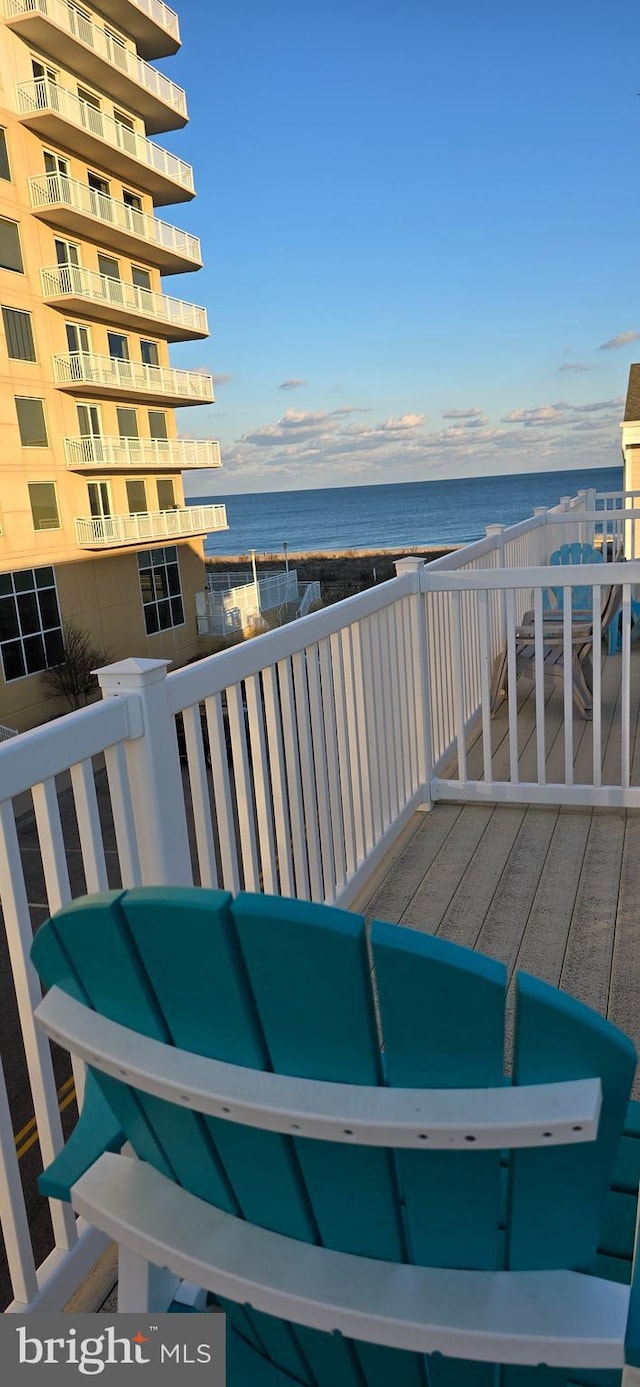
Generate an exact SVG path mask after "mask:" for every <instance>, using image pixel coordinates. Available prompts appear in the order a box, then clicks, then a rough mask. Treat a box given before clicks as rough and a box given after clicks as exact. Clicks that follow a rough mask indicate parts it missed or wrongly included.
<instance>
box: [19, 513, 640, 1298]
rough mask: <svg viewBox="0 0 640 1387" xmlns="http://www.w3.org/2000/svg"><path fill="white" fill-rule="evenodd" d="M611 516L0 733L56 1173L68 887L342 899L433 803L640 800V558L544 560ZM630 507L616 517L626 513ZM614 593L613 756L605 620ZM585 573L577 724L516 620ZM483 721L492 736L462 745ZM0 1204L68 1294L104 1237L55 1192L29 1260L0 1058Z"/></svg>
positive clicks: (543, 527) (115, 680) (133, 664)
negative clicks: (586, 680)
mask: <svg viewBox="0 0 640 1387" xmlns="http://www.w3.org/2000/svg"><path fill="white" fill-rule="evenodd" d="M601 514H602V512H600V511H598V510H596V509H593V510H592V509H590V508H589V507H588V506H587V504H586V500H585V498H582V500H581V501H580V502H579V504H577V505H575V506H573V507H572V508H571V509H568V508H565V510H564V511H554V512H547V513H541V514H539V515H538V516H536V517H534V519H533V520H532V521H529V522H526V523H525V524H524V525H523V526H515V527H513V528H512V529H510V530H507V531H502V530H500V529H497V530H496V531H495V532H493V533H491V534H490V535H489V536H488V537H487V538H486V539H484V540H482V541H480V542H479V543H478V544H477V545H472V546H468V547H467V548H466V549H465V550H462V551H458V553H457V554H456V556H455V557H454V558H453V559H451V558H449V559H447V560H445V561H439V562H438V563H434V564H431V565H427V566H425V565H424V564H423V563H422V562H421V561H420V560H418V559H405V560H402V561H401V562H400V563H399V564H398V577H397V578H395V579H393V580H392V581H391V582H388V583H384V584H381V585H379V586H378V587H375V588H373V589H370V590H368V591H366V592H363V593H361V594H359V595H358V596H357V597H352V598H349V599H348V600H347V601H344V602H340V603H336V604H335V605H333V606H331V607H328V608H325V609H323V610H322V611H318V612H315V613H313V614H311V615H309V616H307V617H305V618H304V619H303V620H301V621H297V622H293V623H291V624H290V625H288V626H285V627H282V628H281V629H279V630H276V631H271V632H269V633H267V634H265V635H263V636H260V637H258V638H257V639H255V640H253V641H250V642H248V643H246V644H242V645H239V646H236V647H235V648H233V649H230V650H227V651H223V652H222V653H220V654H217V655H215V656H213V657H211V658H209V659H205V660H200V661H198V662H196V663H195V664H192V665H190V666H188V667H186V668H184V669H180V670H177V671H175V672H174V673H171V674H169V675H168V676H166V666H165V662H163V661H160V662H158V661H145V660H131V661H123V662H121V663H120V664H118V665H116V666H113V667H112V668H111V669H110V670H106V671H102V672H101V673H100V676H99V679H100V684H101V686H102V692H103V695H104V701H103V702H102V703H99V704H94V705H93V706H91V707H89V708H87V709H83V710H81V711H80V712H78V713H73V714H70V715H69V716H68V717H63V718H60V719H58V720H56V722H55V723H53V724H50V725H46V726H44V727H42V728H40V729H37V730H36V731H34V732H27V733H24V734H23V735H22V736H21V737H19V738H14V739H11V740H9V741H7V742H6V743H3V745H2V746H0V900H1V902H2V913H3V922H4V929H5V933H6V938H7V942H8V950H9V958H10V965H11V969H12V974H13V980H14V985H15V993H16V1005H17V1016H16V1019H15V1022H14V1026H15V1028H18V1027H19V1029H20V1031H21V1034H22V1038H23V1042H24V1048H25V1054H26V1063H27V1069H28V1076H29V1084H30V1090H31V1094H32V1097H33V1104H34V1112H35V1119H36V1122H37V1127H38V1133H39V1139H40V1144H41V1150H42V1157H43V1160H44V1162H45V1163H47V1162H48V1161H49V1160H50V1159H51V1157H52V1156H53V1155H54V1154H55V1152H56V1151H57V1150H58V1149H59V1148H60V1145H61V1142H62V1134H61V1124H60V1117H59V1112H58V1099H57V1094H56V1080H55V1076H54V1072H53V1067H52V1064H51V1056H50V1052H49V1049H48V1046H47V1044H46V1043H45V1041H44V1038H43V1036H42V1035H41V1034H39V1033H37V1032H36V1029H35V1026H34V1023H33V1016H32V1013H33V1008H34V1005H35V1004H36V1003H37V1001H38V998H39V986H38V983H37V980H36V978H35V974H34V973H33V970H32V969H31V968H30V966H29V963H28V953H29V948H30V944H31V939H32V929H33V923H34V919H36V920H39V919H40V918H41V916H42V910H43V908H44V910H49V911H54V910H56V909H58V908H59V907H60V906H61V905H63V904H65V903H66V902H67V901H68V900H69V899H70V897H71V894H72V886H71V882H72V881H73V891H74V892H77V893H80V892H82V891H84V890H85V889H86V890H88V891H95V890H104V889H105V888H106V887H107V886H112V887H114V886H115V887H117V886H121V885H122V886H125V887H128V886H134V885H138V884H158V885H163V884H171V885H183V884H188V883H192V882H196V883H200V884H202V885H204V886H210V887H217V886H220V887H223V888H225V889H228V890H230V891H237V890H239V889H247V890H258V891H260V890H261V891H265V892H279V893H281V894H283V895H285V896H297V897H299V898H301V899H312V900H316V901H328V902H334V903H338V904H341V905H343V906H348V905H349V904H351V903H352V902H353V900H354V898H355V897H356V895H357V893H358V891H359V890H360V889H361V888H362V887H363V886H364V885H365V884H366V882H367V880H368V879H369V878H370V875H371V872H372V870H373V868H374V867H375V866H376V865H377V864H378V863H379V862H380V861H381V859H382V858H383V856H384V854H385V853H386V851H387V849H388V848H389V847H390V846H391V844H392V842H393V841H394V839H395V838H396V837H397V835H398V833H399V832H400V831H401V830H402V828H403V827H404V825H405V824H407V823H408V821H409V819H410V817H411V816H412V814H413V813H414V811H415V810H416V808H419V807H424V806H425V804H427V803H428V802H429V800H430V799H444V798H456V799H463V800H464V799H474V798H480V799H482V801H483V802H485V803H493V802H495V801H499V800H501V799H502V800H517V801H518V802H534V803H535V802H545V803H546V802H550V803H554V804H579V803H588V804H601V803H606V804H622V805H627V804H632V805H633V804H638V803H640V787H639V786H638V785H636V784H635V782H634V764H633V735H634V728H635V726H636V721H635V712H636V711H637V709H636V705H635V703H634V701H633V699H634V692H633V680H632V677H631V653H630V641H631V622H632V615H633V613H632V607H631V589H632V587H633V585H635V584H636V583H637V582H638V581H640V563H635V562H629V563H619V562H614V563H610V564H609V563H608V564H607V565H604V564H602V563H599V564H597V563H593V564H590V565H585V566H583V567H582V569H581V570H580V571H579V572H578V571H577V570H576V569H575V568H571V567H562V566H558V567H550V566H548V565H547V560H548V558H549V550H550V548H553V547H555V546H556V545H557V542H558V541H557V536H558V535H559V534H561V535H562V538H563V539H564V540H567V541H570V542H574V541H578V540H581V541H582V536H583V535H584V534H588V533H589V529H590V528H593V526H594V525H597V523H598V522H599V519H600V517H601ZM634 514H635V513H632V514H631V517H630V515H629V512H628V511H627V510H626V509H625V510H620V511H619V514H618V515H617V517H616V522H615V523H616V524H622V525H624V524H625V523H626V522H627V521H628V520H629V519H630V518H631V519H633V518H634ZM594 516H595V517H597V518H596V519H594ZM584 542H589V541H588V539H587V540H585V541H584ZM523 549H524V550H526V551H527V552H528V553H530V554H532V555H533V554H534V553H537V554H540V553H544V563H543V566H539V560H538V559H536V560H535V561H534V563H533V564H524V565H520V564H519V565H518V566H514V564H513V563H512V562H511V561H512V560H515V557H516V555H517V554H519V553H520V552H521V551H522V550H523ZM618 584H621V585H622V594H623V596H622V654H621V657H615V660H614V661H612V662H611V666H610V668H611V669H612V670H613V671H614V673H615V676H616V677H615V679H614V680H613V684H612V687H613V686H615V688H616V690H617V686H618V684H619V686H620V691H621V697H620V706H621V709H622V712H621V718H620V730H619V733H618V734H617V743H616V744H615V746H614V740H615V738H614V736H613V732H614V726H613V720H612V714H611V709H610V708H609V707H608V706H607V705H606V699H607V697H608V695H607V693H606V688H605V686H606V684H607V676H606V670H605V669H603V661H602V659H601V653H600V640H599V634H600V632H599V618H598V615H597V614H598V613H599V612H600V610H601V602H602V600H603V598H604V596H605V593H606V591H607V590H608V589H609V588H611V587H612V585H618ZM577 585H580V586H584V585H586V586H591V587H592V588H593V608H594V610H595V612H596V618H595V623H594V639H593V653H592V661H593V677H592V689H593V719H592V722H588V721H584V720H579V719H578V718H577V717H576V716H575V714H574V709H573V703H572V687H571V678H570V677H569V678H568V679H564V680H563V682H562V684H561V688H560V692H561V697H560V700H558V699H556V700H554V701H550V702H549V703H548V704H547V701H546V690H545V686H544V659H543V658H541V659H540V661H539V666H538V667H534V669H533V675H532V678H533V684H534V693H533V695H532V697H531V698H530V699H528V700H527V701H526V703H525V701H524V700H522V701H521V705H520V706H519V704H518V699H517V697H516V689H515V683H516V676H517V674H518V670H517V667H516V662H515V658H514V645H515V638H514V631H515V624H516V622H517V621H518V620H520V619H521V618H522V616H523V615H524V612H525V611H526V610H528V609H529V608H531V609H532V610H533V612H534V622H533V625H534V634H533V636H532V644H533V645H534V647H535V646H537V648H538V650H539V651H542V657H544V644H545V641H544V635H543V625H542V623H543V601H544V591H545V589H548V588H573V587H575V586H577ZM571 610H572V604H571V602H570V601H569V600H566V601H565V602H564V603H563V610H562V618H561V622H562V641H563V645H564V655H565V668H566V669H568V670H570V669H571V655H572V648H573V642H572V625H571ZM505 649H506V651H507V669H506V673H505V681H504V682H505V684H506V686H507V689H508V692H509V712H508V718H507V719H504V720H503V719H500V720H496V721H492V719H491V693H492V690H491V679H492V672H493V667H494V661H495V658H496V657H497V656H499V655H500V653H501V651H504V650H505ZM534 666H535V662H534ZM616 697H617V692H616ZM552 702H553V703H554V706H553V707H552ZM558 703H559V711H558V706H557V705H558ZM498 722H500V724H501V725H502V728H503V731H502V733H500V734H498V730H497V729H498ZM474 729H475V730H476V731H477V732H479V733H480V734H481V735H480V737H479V740H477V741H476V742H475V744H474V745H469V741H468V740H467V738H468V734H469V732H470V731H471V732H473V731H474ZM499 737H500V740H499ZM605 747H606V750H605ZM452 758H457V766H455V767H453V769H454V771H455V774H454V778H453V779H451V780H450V779H448V778H447V777H446V775H445V773H444V772H445V768H446V762H447V760H448V761H449V762H451V761H452ZM181 760H182V761H183V763H184V765H183V767H182V770H181V766H180V762H181ZM558 768H559V770H558ZM449 769H451V766H450V767H449ZM78 842H79V845H80V846H79V851H78ZM70 866H73V874H72V875H71V876H70ZM41 883H43V885H41ZM43 891H44V894H43ZM32 911H33V912H34V919H32ZM11 1005H12V1003H11V1002H9V1003H8V1006H9V1007H10V1006H11ZM1 1058H2V1059H4V1056H2V1057H1ZM13 1063H15V1061H14V1060H12V1064H13ZM12 1078H13V1075H12ZM27 1197H28V1200H29V1205H31V1202H32V1200H33V1193H32V1192H30V1191H29V1190H27ZM0 1215H1V1217H2V1229H3V1233H4V1240H5V1247H6V1257H7V1261H8V1264H9V1269H10V1274H11V1278H12V1284H13V1288H14V1289H13V1295H14V1305H13V1308H14V1309H19V1308H21V1307H25V1306H26V1307H27V1308H36V1307H39V1308H41V1309H47V1308H48V1309H58V1308H60V1307H61V1306H62V1305H63V1304H64V1303H65V1302H66V1300H67V1299H68V1298H69V1296H70V1295H71V1293H72V1291H73V1290H74V1289H75V1288H76V1286H77V1285H78V1284H79V1283H80V1282H81V1280H82V1278H83V1276H84V1274H85V1271H86V1268H87V1267H88V1265H89V1263H90V1261H91V1260H92V1259H93V1258H94V1257H95V1256H96V1255H97V1251H99V1250H100V1247H101V1241H100V1239H99V1238H98V1236H97V1235H96V1234H94V1233H92V1231H91V1230H87V1229H85V1228H84V1227H82V1225H80V1232H81V1237H80V1240H78V1236H77V1234H78V1228H77V1226H76V1223H75V1220H74V1218H73V1216H72V1215H71V1214H70V1211H69V1210H68V1208H65V1207H63V1206H60V1205H58V1204H53V1205H52V1219H53V1237H54V1241H55V1248H54V1252H53V1253H52V1254H51V1257H50V1258H49V1259H48V1260H47V1262H46V1263H45V1264H44V1265H43V1266H42V1267H41V1268H40V1269H39V1271H38V1273H37V1272H36V1265H35V1258H34V1254H33V1248H32V1244H31V1234H30V1232H29V1227H28V1217H27V1203H26V1201H25V1196H24V1193H23V1190H22V1183H21V1169H20V1167H19V1164H18V1161H17V1158H16V1149H15V1141H14V1134H13V1130H12V1124H11V1118H10V1113H9V1107H8V1103H7V1101H6V1092H5V1088H4V1085H3V1082H2V1073H1V1072H0Z"/></svg>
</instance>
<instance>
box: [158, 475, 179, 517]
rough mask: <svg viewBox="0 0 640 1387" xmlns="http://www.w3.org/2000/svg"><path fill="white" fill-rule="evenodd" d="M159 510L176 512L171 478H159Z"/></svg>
mask: <svg viewBox="0 0 640 1387" xmlns="http://www.w3.org/2000/svg"><path fill="white" fill-rule="evenodd" d="M156 486H157V488H158V510H175V509H176V498H175V493H174V490H173V479H172V478H171V477H158V480H157V482H156Z"/></svg>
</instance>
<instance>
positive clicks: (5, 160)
mask: <svg viewBox="0 0 640 1387" xmlns="http://www.w3.org/2000/svg"><path fill="white" fill-rule="evenodd" d="M0 178H6V180H7V182H8V183H10V182H11V169H10V168H9V150H8V148H7V132H6V130H4V129H3V128H2V126H0Z"/></svg>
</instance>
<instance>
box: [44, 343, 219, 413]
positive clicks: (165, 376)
mask: <svg viewBox="0 0 640 1387" xmlns="http://www.w3.org/2000/svg"><path fill="white" fill-rule="evenodd" d="M53 375H54V380H55V382H56V384H57V385H60V386H62V387H63V388H71V389H74V390H82V393H84V394H86V389H85V387H88V386H89V387H91V390H92V391H94V390H95V391H106V392H107V393H108V394H109V395H114V394H115V395H120V396H122V398H123V399H125V398H127V399H128V398H130V397H133V398H137V397H140V398H141V399H149V400H165V399H169V400H171V399H176V400H180V401H181V402H182V403H184V404H211V403H212V402H213V398H214V396H213V378H212V377H211V376H209V375H206V374H205V373H204V372H201V371H181V370H175V369H174V368H173V367H171V366H144V365H143V364H142V363H141V362H138V361H121V360H120V359H119V358H117V357H112V356H94V355H93V353H91V352H68V353H66V355H64V356H54V358H53Z"/></svg>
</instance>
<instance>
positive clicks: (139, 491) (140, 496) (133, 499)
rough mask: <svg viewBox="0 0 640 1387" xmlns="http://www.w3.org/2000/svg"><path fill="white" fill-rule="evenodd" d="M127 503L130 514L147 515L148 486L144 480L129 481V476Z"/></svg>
mask: <svg viewBox="0 0 640 1387" xmlns="http://www.w3.org/2000/svg"><path fill="white" fill-rule="evenodd" d="M127 505H128V507H129V515H145V514H146V511H147V509H148V507H147V488H146V486H145V484H144V482H143V481H137V480H136V481H129V478H128V477H127Z"/></svg>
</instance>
